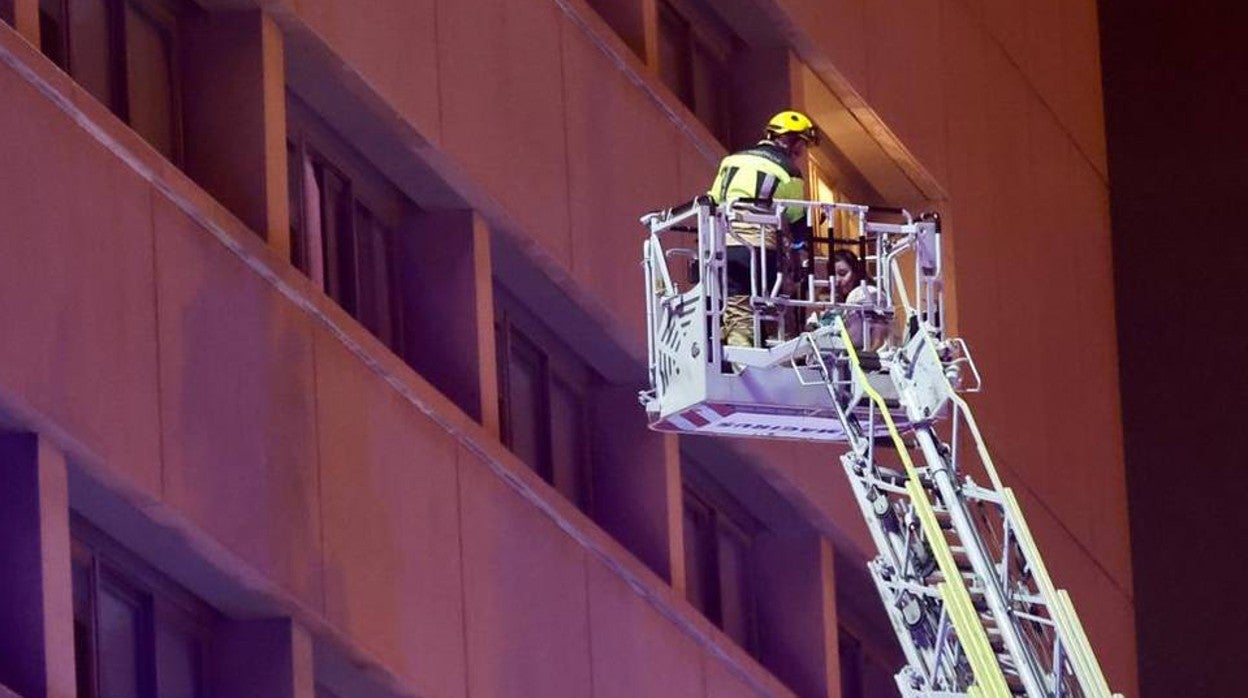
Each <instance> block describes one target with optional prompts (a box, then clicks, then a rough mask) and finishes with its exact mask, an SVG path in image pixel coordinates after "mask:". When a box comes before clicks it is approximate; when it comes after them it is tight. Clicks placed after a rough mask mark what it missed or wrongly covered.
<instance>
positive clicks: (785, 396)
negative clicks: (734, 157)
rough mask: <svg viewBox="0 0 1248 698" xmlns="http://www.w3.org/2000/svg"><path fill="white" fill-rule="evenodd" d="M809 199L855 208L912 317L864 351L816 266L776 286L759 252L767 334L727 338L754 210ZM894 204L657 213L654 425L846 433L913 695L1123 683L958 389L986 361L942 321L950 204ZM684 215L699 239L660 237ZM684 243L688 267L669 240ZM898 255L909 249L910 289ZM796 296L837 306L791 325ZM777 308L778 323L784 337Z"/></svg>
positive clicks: (1091, 692) (832, 438) (862, 233)
mask: <svg viewBox="0 0 1248 698" xmlns="http://www.w3.org/2000/svg"><path fill="white" fill-rule="evenodd" d="M795 206H799V207H804V208H805V209H807V214H808V217H809V219H810V221H811V222H812V223H815V222H817V221H818V220H819V218H820V217H822V218H823V219H824V220H828V221H831V220H834V219H835V218H836V217H837V216H838V215H839V216H841V218H844V217H845V216H846V215H849V216H850V219H851V220H852V221H853V222H854V229H855V230H856V232H857V235H858V237H857V241H858V243H859V244H860V247H861V249H863V250H865V251H866V254H864V259H865V260H867V261H869V262H870V263H871V264H872V266H874V268H875V270H876V276H877V277H878V280H877V281H876V283H878V284H879V287H880V289H881V290H882V293H880V294H879V300H878V302H877V305H878V307H875V308H872V309H870V310H871V311H873V312H875V313H876V314H877V315H878V316H880V317H886V318H890V319H896V320H898V321H900V322H899V323H895V324H900V325H901V327H903V328H904V330H903V332H902V334H904V339H903V340H899V341H889V342H886V343H885V344H884V345H883V346H882V347H879V348H878V351H876V352H863V351H860V350H859V349H858V348H857V347H856V346H855V342H854V340H853V338H852V337H851V333H850V331H849V329H850V328H849V326H848V324H847V323H848V322H849V321H848V320H847V318H848V317H851V313H849V312H843V311H846V310H847V309H846V308H843V307H838V306H837V304H836V303H835V302H834V301H833V300H832V299H820V298H818V297H817V295H818V294H817V293H816V285H815V283H814V282H813V281H812V282H811V283H810V284H809V286H808V291H807V293H806V298H805V299H799V298H794V297H791V296H790V295H787V294H785V293H783V292H781V284H780V276H779V275H778V274H776V275H774V276H775V279H776V281H775V283H773V282H772V278H773V273H772V271H769V270H767V269H766V267H765V264H764V265H763V266H762V268H761V269H754V268H753V265H752V268H751V274H752V275H754V278H752V280H751V289H752V291H751V296H750V303H751V306H752V307H753V308H754V309H755V313H756V317H755V322H754V329H755V334H754V342H755V345H754V346H753V347H724V346H722V338H721V335H720V322H721V319H722V316H723V313H724V308H725V304H726V298H725V297H724V289H725V288H726V283H725V281H726V276H725V274H726V271H725V268H724V266H725V265H724V259H725V254H724V250H725V247H724V245H725V240H726V239H727V238H728V237H731V236H732V235H734V232H733V231H734V229H740V226H743V225H753V226H760V225H761V226H772V227H774V228H775V229H776V230H781V229H782V227H783V223H782V211H783V210H784V209H785V208H791V207H795ZM884 213H885V214H886V216H888V217H891V222H890V221H884V222H881V221H879V220H872V218H871V214H872V210H871V209H868V208H867V207H865V206H857V205H850V204H826V203H819V202H809V201H776V202H765V203H760V202H758V201H750V202H741V203H739V204H738V203H737V202H729V203H728V204H727V205H724V206H716V205H715V204H714V203H713V202H711V201H709V200H707V199H705V198H703V199H699V200H695V201H694V202H692V203H691V204H689V205H687V206H685V207H682V208H680V209H675V210H668V211H660V212H654V213H651V214H647V215H646V216H645V217H643V218H642V222H643V223H645V224H646V225H647V226H648V227H649V232H650V234H649V237H648V239H647V241H646V243H645V245H644V247H643V266H644V267H645V271H646V296H647V306H646V307H647V328H648V329H647V334H648V345H649V354H650V383H651V385H650V389H649V390H648V391H645V392H643V393H642V394H641V400H642V403H643V404H644V405H645V406H646V409H647V411H648V413H649V415H650V423H651V426H652V428H655V429H659V430H665V431H675V432H684V433H698V434H708V435H726V436H756V437H765V438H791V439H802V440H814V441H829V442H843V443H845V444H846V445H847V446H848V450H847V451H846V452H845V453H844V455H842V456H841V463H842V465H843V466H844V469H845V473H846V475H847V476H848V478H849V482H850V484H851V486H852V489H853V492H854V495H855V497H856V499H857V502H858V504H859V506H860V508H861V510H862V514H863V516H864V518H865V519H866V522H867V526H868V529H869V531H870V534H871V538H872V540H873V541H874V543H875V546H876V548H877V555H876V557H875V558H874V559H873V560H872V561H871V562H870V563H869V564H868V567H869V571H870V574H871V576H872V579H873V580H874V582H875V586H876V588H877V590H878V592H879V594H880V598H881V600H882V601H883V602H884V606H885V608H886V610H887V612H888V616H889V619H890V622H891V625H892V627H893V630H894V632H895V633H896V636H897V639H898V641H899V643H900V645H901V648H902V650H903V652H904V655H905V657H906V666H905V667H904V668H902V669H901V670H900V671H899V672H898V673H897V675H896V682H897V687H898V689H899V690H900V692H901V695H902V696H903V698H954V697H957V696H971V697H977V698H1007V697H1010V696H1026V697H1028V698H1111V696H1113V698H1121V697H1120V696H1118V695H1117V694H1111V692H1110V690H1109V687H1108V685H1107V683H1106V680H1105V677H1104V675H1103V673H1102V671H1101V668H1100V666H1099V664H1098V662H1097V659H1096V657H1095V655H1094V654H1093V652H1092V649H1091V646H1090V645H1089V643H1088V639H1087V637H1086V635H1085V634H1084V631H1083V628H1082V626H1081V624H1080V622H1079V618H1078V616H1077V615H1076V613H1075V610H1074V607H1073V606H1072V604H1071V600H1070V597H1069V595H1068V594H1067V593H1066V592H1065V591H1063V590H1060V589H1057V588H1056V587H1055V586H1054V584H1053V582H1052V580H1051V578H1050V577H1049V573H1048V571H1047V569H1046V568H1045V564H1044V560H1043V558H1042V557H1041V555H1040V552H1039V550H1038V549H1037V548H1036V544H1035V541H1034V540H1033V538H1032V535H1031V532H1030V530H1029V529H1028V527H1027V523H1026V521H1025V519H1024V518H1023V515H1022V512H1021V510H1020V508H1019V504H1018V500H1017V498H1016V497H1015V495H1014V493H1013V491H1011V489H1010V488H1008V487H1006V486H1004V485H1003V484H1002V482H1001V479H1000V476H999V475H998V473H997V470H996V468H995V466H994V465H993V462H992V459H991V456H990V455H989V453H988V449H987V447H986V446H985V444H984V440H983V438H982V436H981V434H980V431H979V427H978V425H977V424H976V422H975V419H974V416H973V415H972V414H971V410H970V408H969V406H968V405H967V403H966V401H965V399H964V398H963V397H962V395H961V394H960V393H962V392H976V391H978V390H979V387H980V377H979V373H978V370H977V369H976V367H975V364H974V362H973V360H972V359H971V356H970V352H969V349H968V347H967V345H966V343H965V342H964V341H962V340H961V339H957V338H952V339H951V338H946V337H945V332H944V328H943V326H942V325H941V322H942V316H943V298H942V295H941V288H942V283H941V282H942V279H941V275H942V274H943V270H942V265H941V261H940V244H939V222H938V219H936V218H935V217H929V218H920V219H919V220H917V221H916V220H915V219H914V218H912V217H911V216H910V215H909V214H908V213H907V212H905V211H900V210H893V209H889V210H885V212H884ZM898 221H899V222H898ZM833 232H834V234H835V231H833ZM680 233H684V234H685V235H686V240H689V239H690V238H691V237H692V236H696V239H695V240H693V241H691V242H689V243H688V245H689V246H688V247H675V246H672V245H665V242H666V241H667V240H666V238H670V237H672V236H674V235H677V234H680ZM762 237H763V236H758V238H759V239H762ZM842 241H843V239H842ZM686 257H687V258H689V259H690V260H691V263H690V265H689V268H688V269H687V270H686V278H685V279H684V281H683V283H682V282H681V281H680V280H678V279H677V278H676V277H677V276H679V275H678V274H675V273H674V272H673V270H672V269H671V268H669V260H670V259H671V258H686ZM759 257H760V259H761V258H764V256H762V255H760V256H759ZM903 259H913V262H914V264H913V269H914V276H913V288H912V289H909V288H908V287H907V283H906V274H905V273H904V272H903V269H902V267H903V264H902V260H903ZM830 285H831V277H830V272H828V281H827V282H824V287H825V288H829V287H830ZM911 290H912V291H913V294H912V293H911ZM786 308H787V309H792V310H800V311H802V312H807V311H812V310H813V311H814V312H816V313H818V312H821V311H834V312H832V313H831V314H830V317H831V321H830V322H828V323H826V324H824V325H823V326H819V327H817V328H816V329H813V330H809V331H803V332H786V331H785V326H784V321H783V317H784V313H785V311H786ZM850 310H853V309H850ZM867 310H868V309H864V308H861V307H859V308H857V309H856V312H857V313H858V316H859V317H861V316H862V313H864V312H866V311H867ZM763 320H768V321H772V322H776V323H777V325H778V327H777V328H776V329H775V332H774V334H775V336H774V337H772V338H771V341H770V342H768V341H766V340H765V339H764V332H763ZM964 375H965V377H966V380H963V377H964ZM964 383H965V385H963V384H964Z"/></svg>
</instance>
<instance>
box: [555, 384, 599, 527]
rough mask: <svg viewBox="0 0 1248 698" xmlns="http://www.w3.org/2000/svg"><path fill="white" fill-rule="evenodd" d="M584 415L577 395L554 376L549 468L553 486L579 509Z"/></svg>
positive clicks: (585, 487) (585, 489) (585, 486)
mask: <svg viewBox="0 0 1248 698" xmlns="http://www.w3.org/2000/svg"><path fill="white" fill-rule="evenodd" d="M585 431H586V425H585V415H584V407H583V404H582V400H581V395H580V394H579V393H578V392H576V390H575V389H573V388H572V386H570V385H568V384H567V383H565V382H564V381H562V380H559V379H558V378H552V379H551V382H550V470H551V479H552V480H553V482H554V485H555V489H557V490H559V492H560V493H562V494H563V496H564V497H567V498H568V500H570V501H571V502H572V503H574V504H576V505H577V506H578V507H581V508H582V509H584V508H585V506H586V504H587V502H584V501H583V499H584V498H585V496H586V493H587V492H588V489H589V488H588V483H586V482H585V481H584V475H585V467H584V464H585V462H586V460H587V457H586V454H585V445H586V444H585Z"/></svg>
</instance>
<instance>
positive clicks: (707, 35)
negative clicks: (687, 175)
mask: <svg viewBox="0 0 1248 698" xmlns="http://www.w3.org/2000/svg"><path fill="white" fill-rule="evenodd" d="M658 29H659V32H658V33H659V42H658V49H659V56H658V62H659V76H660V77H661V78H662V80H663V82H664V83H666V84H667V86H668V87H669V88H670V89H671V90H672V92H674V93H675V94H676V96H677V97H678V98H679V99H680V101H681V102H683V103H684V104H685V106H686V107H688V108H689V110H690V111H692V112H693V113H694V115H696V116H697V117H698V120H699V121H701V122H702V123H703V124H704V125H705V126H706V127H707V129H709V130H710V132H711V133H712V134H713V135H714V136H715V137H716V138H718V139H719V141H720V142H721V143H725V144H726V143H729V142H730V141H729V138H730V136H731V132H730V124H729V121H730V119H729V109H728V90H729V89H730V83H731V81H730V77H731V76H730V73H729V69H728V65H729V60H730V59H731V57H732V54H733V51H734V48H735V46H736V44H737V42H738V40H737V38H736V36H735V35H734V34H733V33H732V31H731V30H730V29H729V28H728V27H727V26H726V25H725V24H724V23H723V22H722V21H720V20H719V19H718V18H717V17H716V16H715V15H714V13H713V12H712V11H711V10H710V8H709V7H708V6H706V5H705V4H703V3H701V2H698V0H660V2H659V26H658Z"/></svg>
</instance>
